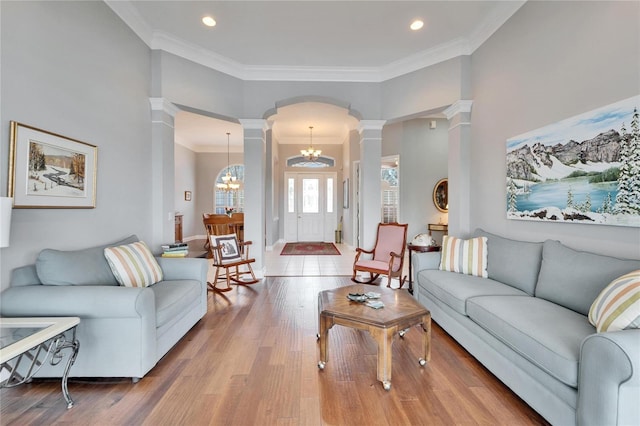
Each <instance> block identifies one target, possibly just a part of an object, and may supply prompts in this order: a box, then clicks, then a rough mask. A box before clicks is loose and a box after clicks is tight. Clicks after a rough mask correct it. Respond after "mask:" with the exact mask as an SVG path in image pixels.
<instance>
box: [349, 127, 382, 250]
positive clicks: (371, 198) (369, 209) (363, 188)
mask: <svg viewBox="0 0 640 426" xmlns="http://www.w3.org/2000/svg"><path fill="white" fill-rule="evenodd" d="M384 123H385V120H361V121H360V124H359V126H358V132H359V133H360V182H358V185H359V187H360V191H359V193H360V200H359V214H360V230H359V231H360V244H359V245H360V247H362V248H365V249H367V250H370V249H372V248H373V246H374V245H375V243H376V232H377V229H378V223H380V220H381V217H382V214H381V211H382V210H381V209H382V193H381V192H380V170H381V167H382V127H383V126H384ZM356 214H358V211H356Z"/></svg>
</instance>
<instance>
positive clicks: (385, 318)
mask: <svg viewBox="0 0 640 426" xmlns="http://www.w3.org/2000/svg"><path fill="white" fill-rule="evenodd" d="M367 292H376V293H380V294H381V296H380V299H379V300H381V301H382V302H384V305H385V306H384V308H381V309H373V308H370V307H368V306H366V305H365V304H364V303H358V302H352V301H351V300H349V299H348V298H347V296H348V295H349V293H367ZM318 313H319V326H320V332H319V334H318V339H319V341H320V361H319V362H318V368H320V369H321V370H323V369H324V367H325V364H326V363H327V362H328V357H327V353H328V349H329V347H328V346H329V342H328V337H329V329H331V327H333V326H334V325H335V324H338V325H343V326H345V327H351V328H355V329H358V330H366V331H368V332H369V334H371V336H372V337H373V338H374V339H375V341H376V342H377V343H378V375H377V378H378V380H379V381H381V382H382V386H383V387H384V389H385V390H389V389H391V345H392V343H393V337H394V336H395V335H396V334H398V335H399V336H400V337H403V336H404V334H405V332H406V330H407V329H408V328H410V327H412V326H414V325H417V324H420V325H421V326H422V330H423V331H424V333H423V336H422V343H423V344H422V346H423V351H424V353H423V354H422V357H421V358H418V362H419V363H420V365H422V366H424V365H425V364H426V363H427V361H429V360H430V359H431V312H429V311H428V310H427V309H426V308H425V307H424V306H422V305H421V304H420V303H418V301H417V300H416V299H414V298H413V297H412V296H410V295H409V294H408V293H406V292H405V291H403V290H392V289H389V288H386V287H377V286H371V285H351V286H348V287H340V288H336V289H334V290H325V291H321V292H320V293H319V294H318Z"/></svg>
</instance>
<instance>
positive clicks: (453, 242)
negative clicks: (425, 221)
mask: <svg viewBox="0 0 640 426" xmlns="http://www.w3.org/2000/svg"><path fill="white" fill-rule="evenodd" d="M440 270H442V271H450V272H458V273H462V274H467V275H473V276H476V277H483V278H487V239H486V237H477V238H471V239H469V240H463V239H461V238H456V237H450V236H448V235H445V236H444V237H443V238H442V251H441V258H440Z"/></svg>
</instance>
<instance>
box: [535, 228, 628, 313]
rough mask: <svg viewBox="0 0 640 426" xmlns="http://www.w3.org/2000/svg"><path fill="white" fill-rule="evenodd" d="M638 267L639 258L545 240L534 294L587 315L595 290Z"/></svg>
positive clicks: (596, 295)
mask: <svg viewBox="0 0 640 426" xmlns="http://www.w3.org/2000/svg"><path fill="white" fill-rule="evenodd" d="M634 269H640V260H626V259H618V258H615V257H609V256H602V255H598V254H594V253H588V252H583V251H577V250H573V249H571V248H569V247H566V246H564V245H562V244H561V243H560V242H558V241H551V240H547V241H545V242H544V247H543V249H542V265H541V267H540V275H539V276H538V284H537V285H536V293H535V295H536V297H540V298H542V299H546V300H548V301H550V302H554V303H557V304H559V305H562V306H564V307H566V308H569V309H572V310H574V311H576V312H578V313H581V314H582V315H588V314H589V309H590V308H591V304H592V303H593V301H594V300H595V299H596V297H598V294H600V292H601V291H602V289H603V288H605V287H606V286H607V285H608V284H609V283H610V282H611V281H613V280H614V279H615V278H617V277H619V276H621V275H623V274H626V273H628V272H631V271H633V270H634Z"/></svg>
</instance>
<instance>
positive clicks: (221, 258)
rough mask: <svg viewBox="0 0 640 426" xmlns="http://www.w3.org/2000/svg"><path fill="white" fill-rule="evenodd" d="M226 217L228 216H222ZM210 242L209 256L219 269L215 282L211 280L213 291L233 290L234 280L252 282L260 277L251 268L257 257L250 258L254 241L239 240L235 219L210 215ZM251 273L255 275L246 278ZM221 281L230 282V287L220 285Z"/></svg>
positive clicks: (208, 235) (208, 226)
mask: <svg viewBox="0 0 640 426" xmlns="http://www.w3.org/2000/svg"><path fill="white" fill-rule="evenodd" d="M222 216H224V217H222ZM203 222H204V225H205V228H206V229H207V240H208V241H209V256H208V257H209V258H210V259H212V262H213V266H214V267H215V268H216V273H215V277H214V279H213V282H207V285H208V287H209V290H211V291H218V292H225V291H229V290H231V282H232V281H233V282H234V283H236V284H242V285H248V284H255V283H257V282H258V281H259V280H258V279H257V278H256V276H255V274H254V273H253V269H252V268H251V264H252V263H253V262H255V261H256V260H255V259H252V258H251V257H249V246H250V245H251V241H238V238H237V236H236V234H235V233H234V232H233V231H232V230H233V227H232V225H231V221H230V219H229V217H228V216H226V215H210V216H209V217H207V218H203ZM244 275H250V276H251V278H249V277H248V276H247V277H243V276H244ZM220 281H226V287H223V288H220V287H218V283H219V282H220Z"/></svg>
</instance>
